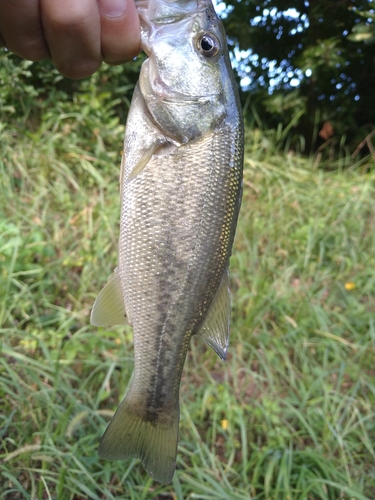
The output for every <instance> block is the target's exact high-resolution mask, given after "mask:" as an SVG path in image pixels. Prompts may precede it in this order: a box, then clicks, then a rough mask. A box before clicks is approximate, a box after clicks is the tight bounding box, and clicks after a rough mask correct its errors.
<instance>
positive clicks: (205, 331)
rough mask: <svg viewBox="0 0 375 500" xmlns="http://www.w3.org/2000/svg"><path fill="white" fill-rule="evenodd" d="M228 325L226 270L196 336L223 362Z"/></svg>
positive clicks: (228, 304)
mask: <svg viewBox="0 0 375 500" xmlns="http://www.w3.org/2000/svg"><path fill="white" fill-rule="evenodd" d="M229 323H230V292H229V273H228V270H227V269H226V270H225V272H224V274H223V277H222V279H221V283H220V287H219V289H218V291H217V294H216V296H215V298H214V301H213V303H212V304H211V307H210V309H209V311H208V313H207V316H206V318H205V320H204V322H203V324H202V326H201V327H200V330H199V332H198V335H199V336H200V337H201V338H202V339H203V340H204V341H205V342H206V343H207V344H208V345H209V346H211V347H212V349H213V350H214V351H215V352H216V353H217V354H218V355H219V356H220V358H221V359H222V360H223V361H224V360H225V358H226V355H227V350H228V344H229Z"/></svg>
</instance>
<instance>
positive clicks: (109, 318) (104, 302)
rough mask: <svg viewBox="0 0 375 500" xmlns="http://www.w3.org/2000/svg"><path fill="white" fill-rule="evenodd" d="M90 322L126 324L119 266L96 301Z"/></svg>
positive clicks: (102, 324) (106, 324)
mask: <svg viewBox="0 0 375 500" xmlns="http://www.w3.org/2000/svg"><path fill="white" fill-rule="evenodd" d="M90 323H91V324H92V325H95V326H110V325H125V324H126V319H125V306H124V299H123V296H122V291H121V284H120V276H119V273H118V269H117V268H116V269H115V271H114V273H113V274H111V276H110V277H109V278H108V281H107V283H106V284H105V286H104V288H103V289H102V291H101V292H100V293H99V295H98V296H97V298H96V300H95V302H94V305H93V308H92V311H91V317H90Z"/></svg>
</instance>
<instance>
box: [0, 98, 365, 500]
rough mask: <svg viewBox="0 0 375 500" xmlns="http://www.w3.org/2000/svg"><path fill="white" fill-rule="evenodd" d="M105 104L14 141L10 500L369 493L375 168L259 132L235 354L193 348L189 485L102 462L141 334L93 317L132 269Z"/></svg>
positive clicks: (9, 152) (186, 404)
mask: <svg viewBox="0 0 375 500" xmlns="http://www.w3.org/2000/svg"><path fill="white" fill-rule="evenodd" d="M77 99H78V98H77ZM94 104H95V105H93V106H91V107H90V106H86V108H85V109H86V111H85V113H86V114H84V115H79V114H77V113H72V114H71V115H69V113H60V114H59V112H58V109H57V110H56V111H55V113H53V112H52V113H51V115H50V117H49V118H48V117H46V118H45V119H44V121H42V122H41V124H40V126H39V127H37V128H35V129H34V130H33V131H32V132H31V131H27V130H26V131H25V130H19V129H17V128H16V127H8V128H7V127H5V128H4V129H3V130H2V133H1V136H0V148H1V151H2V155H1V158H0V189H1V197H0V280H1V281H0V325H1V327H0V498H1V499H11V500H13V499H24V498H25V499H59V500H60V499H61V500H65V499H74V500H79V499H86V498H87V499H102V498H105V499H114V498H116V499H119V498H123V499H137V500H139V499H144V500H146V499H159V500H162V499H171V500H172V499H173V500H182V499H212V500H214V499H215V500H218V499H219V500H224V499H228V500H229V499H231V500H232V499H238V500H245V499H246V500H249V499H253V500H255V499H256V500H305V499H306V500H337V499H347V500H349V499H350V500H352V499H356V500H364V499H373V498H374V497H375V469H374V461H375V410H374V408H375V371H374V361H373V360H374V354H375V324H374V318H375V251H374V249H375V231H374V230H375V205H374V196H375V183H374V181H375V173H374V169H372V170H371V169H369V168H367V167H368V165H367V164H366V163H365V162H362V163H361V164H360V163H358V164H355V165H352V166H351V167H349V168H348V167H347V163H348V162H347V159H345V162H346V163H345V165H343V164H342V163H341V164H337V165H332V166H331V167H332V169H331V171H325V170H322V169H318V168H317V166H316V165H314V160H313V159H306V158H303V157H300V156H299V155H297V154H292V153H285V152H283V151H280V148H277V147H276V146H277V145H275V138H274V137H272V136H271V135H270V134H269V133H268V135H267V134H265V133H263V132H262V133H260V132H259V131H258V130H256V129H252V130H248V133H247V139H246V159H245V175H244V187H245V190H244V200H243V206H242V212H241V217H240V222H239V227H238V232H237V237H236V243H235V249H234V252H233V256H232V261H231V279H232V290H233V315H232V317H233V319H232V333H231V344H230V352H229V356H228V360H227V361H226V362H225V363H222V362H221V361H220V360H219V359H218V358H217V356H216V355H215V354H214V353H213V351H211V350H210V349H209V348H207V347H206V346H204V345H202V344H201V343H200V342H199V341H198V340H195V339H194V340H193V342H192V346H191V350H190V351H189V353H188V358H187V362H186V365H185V369H184V373H183V379H182V384H181V424H180V442H179V453H178V463H177V466H178V467H177V472H176V474H175V477H174V480H173V483H172V484H171V485H167V486H165V485H159V484H158V483H154V482H153V481H152V480H151V479H150V478H148V476H147V475H146V473H145V472H144V470H143V468H142V466H141V465H140V464H139V462H138V461H137V460H133V461H126V462H125V461H120V462H108V461H103V460H99V459H98V456H97V446H98V442H99V439H100V436H101V434H102V432H103V431H104V428H105V426H106V424H107V422H108V421H109V418H110V416H111V415H112V414H113V411H114V410H115V409H116V407H117V405H118V403H119V401H120V399H121V398H122V396H123V394H124V392H125V390H126V387H127V384H128V382H129V379H130V377H131V373H132V366H133V353H132V334H131V330H130V329H129V328H113V329H105V328H102V329H97V328H94V327H92V326H90V325H89V313H90V308H91V306H92V304H93V301H94V299H95V297H96V294H97V293H98V292H99V290H100V288H101V287H102V285H103V284H104V282H105V281H106V279H107V277H108V276H109V274H110V273H111V271H112V269H113V268H114V266H115V264H116V245H117V234H118V220H119V203H118V201H119V200H118V169H119V168H118V167H119V164H120V157H121V154H120V153H121V150H120V148H121V143H122V133H123V131H122V127H120V126H119V124H118V122H117V121H116V119H115V118H114V116H113V114H112V112H111V110H110V109H109V110H108V109H107V110H102V109H101V107H100V106H98V103H97V102H96V101H95V103H94ZM99 104H100V103H99ZM76 107H78V108H79V101H78V103H76ZM103 113H104V116H103ZM103 123H105V126H104V124H103ZM342 161H344V160H342ZM343 166H345V167H346V168H345V169H343V168H342V167H343Z"/></svg>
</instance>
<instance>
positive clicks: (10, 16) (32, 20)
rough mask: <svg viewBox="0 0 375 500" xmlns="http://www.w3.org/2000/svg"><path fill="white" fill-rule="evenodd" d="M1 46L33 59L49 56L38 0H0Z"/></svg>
mask: <svg viewBox="0 0 375 500" xmlns="http://www.w3.org/2000/svg"><path fill="white" fill-rule="evenodd" d="M0 33H1V37H0V38H1V39H2V40H0V46H3V45H5V46H6V47H7V48H8V49H9V50H10V51H11V52H14V53H15V54H17V55H18V56H21V57H23V58H25V59H30V60H31V61H38V60H39V59H45V58H46V57H49V50H48V47H47V44H46V42H45V39H44V35H43V29H42V24H41V21H40V15H39V1H38V0H28V1H27V2H25V0H0Z"/></svg>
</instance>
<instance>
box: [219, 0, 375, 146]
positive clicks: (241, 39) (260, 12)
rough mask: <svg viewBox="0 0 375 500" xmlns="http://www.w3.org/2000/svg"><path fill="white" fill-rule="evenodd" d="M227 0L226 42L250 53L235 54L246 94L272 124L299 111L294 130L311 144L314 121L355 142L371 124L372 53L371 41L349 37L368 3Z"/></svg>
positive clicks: (374, 118)
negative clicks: (365, 41)
mask: <svg viewBox="0 0 375 500" xmlns="http://www.w3.org/2000/svg"><path fill="white" fill-rule="evenodd" d="M230 1H231V3H230V4H229V6H228V9H227V12H226V18H225V24H226V29H227V34H228V37H229V43H230V46H231V48H232V50H233V51H234V52H235V53H237V54H238V53H239V51H247V52H242V56H243V57H242V59H241V58H239V57H237V58H238V59H239V61H238V69H237V70H238V75H239V78H241V79H242V82H243V83H245V86H244V88H243V93H244V95H243V98H245V99H246V98H247V96H248V95H251V99H252V102H253V103H255V104H256V105H257V107H258V108H260V110H261V112H263V114H264V116H266V118H268V120H269V121H270V122H271V123H274V122H275V121H276V122H277V121H280V120H281V119H283V120H284V121H285V120H286V121H287V120H291V119H292V117H293V115H295V114H296V113H298V112H299V116H301V119H300V120H299V122H298V130H299V131H302V132H303V133H304V134H305V135H306V138H307V139H310V141H311V142H313V144H312V146H313V147H314V146H316V144H315V143H314V140H313V139H314V137H313V129H314V127H316V125H317V122H320V124H322V123H324V122H330V123H331V124H332V127H333V129H334V130H335V131H336V134H337V135H338V136H341V135H342V134H346V135H347V136H348V137H349V139H350V141H351V142H353V144H355V143H357V144H358V142H359V141H360V139H362V138H363V134H365V133H366V128H367V127H373V126H374V124H375V106H374V103H375V58H374V47H373V46H372V45H369V44H365V43H358V42H357V41H356V40H355V39H354V38H353V36H351V35H352V34H353V29H354V33H355V31H356V29H357V30H358V26H362V25H363V12H365V11H368V14H369V15H370V16H371V15H372V14H373V12H374V11H373V10H372V9H373V8H374V7H375V5H374V3H373V1H372V0H336V1H335V2H333V1H327V0H310V1H307V0H260V1H259V0H241V1H238V0H237V1H236V0H234V1H233V0H230ZM361 13H362V17H361V15H360V14H361ZM369 21H370V22H371V18H369ZM361 23H362V24H361ZM367 38H369V37H367ZM249 48H250V51H249V50H248V49H249ZM358 128H361V130H360V131H358ZM358 134H360V135H361V137H359V136H358Z"/></svg>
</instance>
